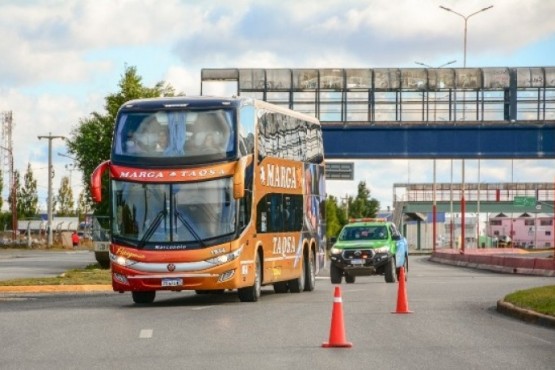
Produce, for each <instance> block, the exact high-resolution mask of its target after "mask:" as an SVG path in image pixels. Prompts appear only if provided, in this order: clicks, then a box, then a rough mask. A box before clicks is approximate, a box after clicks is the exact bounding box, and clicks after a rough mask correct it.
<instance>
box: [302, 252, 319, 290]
mask: <svg viewBox="0 0 555 370" xmlns="http://www.w3.org/2000/svg"><path fill="white" fill-rule="evenodd" d="M315 287H316V257H315V256H314V253H312V251H309V252H308V258H307V259H306V267H305V283H304V291H305V292H312V291H313V290H314V288H315Z"/></svg>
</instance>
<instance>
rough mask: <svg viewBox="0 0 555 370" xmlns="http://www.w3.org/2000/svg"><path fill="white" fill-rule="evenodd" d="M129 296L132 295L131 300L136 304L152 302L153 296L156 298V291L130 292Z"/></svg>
mask: <svg viewBox="0 0 555 370" xmlns="http://www.w3.org/2000/svg"><path fill="white" fill-rule="evenodd" d="M131 296H133V302H135V303H137V304H149V303H152V302H154V298H156V291H155V290H153V291H148V292H131Z"/></svg>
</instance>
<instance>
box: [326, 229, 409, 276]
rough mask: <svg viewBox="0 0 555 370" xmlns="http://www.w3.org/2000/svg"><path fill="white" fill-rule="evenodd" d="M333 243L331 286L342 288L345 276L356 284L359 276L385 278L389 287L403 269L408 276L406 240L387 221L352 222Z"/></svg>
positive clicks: (333, 239)
mask: <svg viewBox="0 0 555 370" xmlns="http://www.w3.org/2000/svg"><path fill="white" fill-rule="evenodd" d="M331 241H332V243H333V246H332V247H331V249H330V260H331V263H330V279H331V282H332V284H341V280H342V279H343V276H344V277H345V282H347V283H354V282H355V278H356V276H370V275H384V277H385V281H386V282H387V283H394V282H396V281H397V280H398V276H399V273H400V268H401V267H404V268H405V273H406V272H408V243H407V240H406V239H405V237H403V236H402V235H401V233H399V231H398V230H397V228H396V227H395V225H394V224H393V223H392V222H389V221H386V220H385V219H381V218H361V219H352V220H350V222H349V223H348V224H346V225H345V226H344V227H343V229H342V230H341V232H340V233H339V237H338V238H337V239H335V238H332V240H331ZM405 278H406V274H405Z"/></svg>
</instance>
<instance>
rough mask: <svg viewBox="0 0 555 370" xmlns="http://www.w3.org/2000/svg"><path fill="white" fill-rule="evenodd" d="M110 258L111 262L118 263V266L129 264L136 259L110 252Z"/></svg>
mask: <svg viewBox="0 0 555 370" xmlns="http://www.w3.org/2000/svg"><path fill="white" fill-rule="evenodd" d="M110 260H112V262H113V263H115V264H118V265H120V266H125V267H126V266H131V265H134V264H136V263H137V261H133V260H131V259H129V258H125V257H123V256H117V255H115V254H112V253H110Z"/></svg>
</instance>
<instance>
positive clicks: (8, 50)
mask: <svg viewBox="0 0 555 370" xmlns="http://www.w3.org/2000/svg"><path fill="white" fill-rule="evenodd" d="M490 4H493V5H494V8H493V9H491V10H488V11H487V13H484V14H480V15H476V16H475V17H472V18H471V19H470V21H469V23H468V24H469V28H468V61H469V65H474V66H476V63H477V62H480V63H481V64H480V65H478V66H490V65H496V66H499V65H501V66H512V65H515V64H516V65H521V66H522V65H526V63H527V62H528V63H530V61H533V62H534V64H535V65H544V66H545V65H552V64H553V57H555V51H554V50H555V48H553V47H546V46H553V45H554V43H555V41H553V40H555V22H553V21H552V15H553V14H555V2H553V1H543V0H527V1H520V0H503V1H501V0H491V1H484V0H466V1H464V2H461V1H456V0H396V1H390V0H366V1H361V0H342V1H339V0H303V1H298V0H279V1H278V0H273V1H263V2H261V1H254V0H236V1H233V2H229V1H227V0H212V1H200V0H196V1H183V0H164V1H156V0H95V1H92V0H90V1H85V0H66V1H56V0H35V1H31V0H29V1H20V0H4V1H2V2H0V34H2V37H1V38H0V53H1V55H2V58H0V111H12V112H13V114H14V129H13V144H14V153H15V156H16V168H18V169H20V170H21V171H24V170H25V168H26V165H27V163H28V162H31V163H32V166H33V168H34V167H35V166H36V167H37V168H39V167H40V168H42V167H45V165H44V163H46V160H47V157H46V152H47V149H46V148H47V143H46V142H45V141H44V140H43V141H38V139H36V136H37V135H47V134H48V133H49V132H51V133H52V134H54V135H69V133H70V131H71V128H72V126H74V125H75V124H77V123H78V121H79V119H80V118H83V117H86V116H88V115H89V114H90V113H91V112H92V111H101V112H102V111H103V104H104V101H103V99H104V97H105V96H106V95H107V94H109V93H111V92H113V91H115V90H117V88H118V87H117V83H118V81H119V79H120V76H121V73H122V71H123V66H124V65H126V64H127V65H133V66H140V68H139V69H138V72H139V74H140V75H141V76H143V77H144V78H143V81H145V82H147V81H148V83H150V81H152V84H154V83H156V82H158V81H159V80H160V79H165V80H166V81H168V82H170V83H171V84H172V85H173V86H174V87H175V88H176V89H177V90H178V91H183V92H185V93H186V94H187V95H196V94H198V93H199V92H200V70H201V69H202V68H210V67H213V68H218V67H226V68H350V67H352V68H357V67H358V68H365V67H368V68H376V67H409V66H410V67H414V66H415V65H414V61H422V62H424V63H427V64H430V65H440V64H443V63H445V62H446V61H448V60H452V59H457V60H458V62H457V64H456V65H454V66H462V48H463V43H462V41H463V26H464V23H463V20H462V19H461V18H460V17H458V16H456V15H454V14H450V13H448V12H446V11H445V10H442V9H440V8H439V5H444V6H447V7H450V8H452V9H454V10H456V11H458V12H460V13H461V14H471V13H472V12H474V11H476V10H477V9H481V8H483V7H485V6H488V5H490ZM214 91H215V92H217V93H221V94H224V95H229V89H228V87H223V88H220V87H215V88H214ZM54 145H55V148H54V153H55V154H54V156H55V166H56V174H57V175H56V176H57V177H56V179H55V182H54V186H55V187H57V186H58V185H59V178H60V177H58V176H59V175H61V174H67V175H69V173H68V172H67V170H65V168H64V164H66V163H68V161H69V159H67V158H61V157H58V156H56V153H57V152H58V151H60V152H64V153H65V148H64V146H63V143H62V142H58V141H57V140H55V141H54ZM58 162H59V163H58ZM40 163H43V165H40ZM457 163H458V162H456V163H455V164H456V165H457ZM500 163H501V164H500ZM515 163H516V162H515ZM519 163H521V162H519ZM545 163H550V162H544V161H531V162H527V163H526V165H525V166H523V168H521V169H520V171H519V172H518V176H521V177H518V178H521V179H523V180H524V179H537V178H541V176H543V175H544V174H545V173H549V172H550V171H551V170H548V168H549V166H548V165H546V164H545ZM445 166H446V164H445V162H440V161H438V177H440V178H441V179H442V181H443V179H445V176H447V178H448V176H449V173H450V169H449V166H447V167H445ZM439 168H441V171H440V170H439ZM474 168H475V167H474V164H473V163H472V161H469V162H468V171H469V176H470V178H472V177H471V176H472V174H473V173H477V171H476V170H475V169H474ZM355 170H356V173H358V174H360V177H359V178H360V179H366V180H367V181H368V184H369V185H370V187H371V191H372V194H373V195H379V197H380V198H383V199H390V198H391V197H392V195H391V193H392V191H391V184H392V183H393V182H400V181H406V179H407V178H408V170H407V163H406V161H402V160H399V161H396V162H395V161H394V162H388V163H382V162H379V161H362V162H360V163H359V162H357V165H356V169H355ZM430 171H431V164H430V162H429V161H422V163H420V162H417V161H414V162H411V165H410V178H411V181H424V180H426V181H429V180H430ZM473 171H476V172H473ZM481 172H482V176H483V179H484V181H487V180H486V178H487V179H491V181H501V182H502V181H507V173H508V172H507V163H502V162H497V164H496V165H492V166H488V165H487V164H486V163H485V162H484V163H483V167H482V170H481ZM459 173H460V170H456V171H455V175H457V174H459ZM486 174H487V176H486ZM40 175H41V179H40V183H41V184H45V183H46V179H47V176H46V171H42V172H40ZM72 176H73V177H74V180H75V181H76V179H77V174H76V173H73V175H72ZM357 176H358V175H357ZM515 176H516V171H515ZM355 182H356V181H355ZM342 183H343V182H338V183H332V182H330V186H329V189H331V190H334V189H337V191H338V192H339V193H342V192H344V191H345V190H346V189H349V190H350V193H354V192H356V185H357V184H356V183H353V184H342ZM336 184H338V185H336ZM41 198H42V199H43V200H44V199H45V196H44V194H42V195H41Z"/></svg>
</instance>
